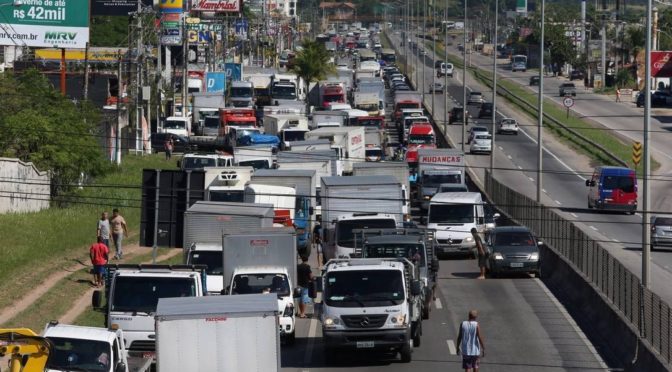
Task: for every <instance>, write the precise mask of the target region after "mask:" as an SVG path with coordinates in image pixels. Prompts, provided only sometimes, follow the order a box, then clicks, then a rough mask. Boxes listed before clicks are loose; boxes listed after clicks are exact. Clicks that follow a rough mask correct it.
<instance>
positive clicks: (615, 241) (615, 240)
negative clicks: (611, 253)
mask: <svg viewBox="0 0 672 372" xmlns="http://www.w3.org/2000/svg"><path fill="white" fill-rule="evenodd" d="M613 241H614V243H620V242H621V241H620V240H618V239H613Z"/></svg>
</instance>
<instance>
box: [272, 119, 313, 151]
mask: <svg viewBox="0 0 672 372" xmlns="http://www.w3.org/2000/svg"><path fill="white" fill-rule="evenodd" d="M264 132H265V134H269V135H274V136H278V138H279V139H280V149H281V150H286V149H288V148H290V147H291V146H292V142H294V141H303V140H304V139H305V135H306V133H307V132H308V117H306V116H305V115H303V114H274V115H268V114H267V115H264Z"/></svg>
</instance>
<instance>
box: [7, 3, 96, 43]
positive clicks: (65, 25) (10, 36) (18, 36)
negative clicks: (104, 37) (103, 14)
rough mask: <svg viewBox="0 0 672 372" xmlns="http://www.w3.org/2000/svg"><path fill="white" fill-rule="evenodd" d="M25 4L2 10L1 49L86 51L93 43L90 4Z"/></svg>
mask: <svg viewBox="0 0 672 372" xmlns="http://www.w3.org/2000/svg"><path fill="white" fill-rule="evenodd" d="M10 4H11V2H10ZM22 4H24V5H17V6H0V22H1V23H0V45H18V46H29V47H54V48H82V49H84V48H85V47H86V43H87V42H88V41H89V2H88V1H84V2H83V1H81V0H33V1H30V2H27V1H23V2H22ZM38 4H39V5H38Z"/></svg>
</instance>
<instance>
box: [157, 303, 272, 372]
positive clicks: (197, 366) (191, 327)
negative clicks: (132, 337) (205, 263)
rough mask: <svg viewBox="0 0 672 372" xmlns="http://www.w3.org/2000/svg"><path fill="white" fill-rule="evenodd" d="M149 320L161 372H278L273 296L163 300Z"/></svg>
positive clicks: (158, 368) (158, 367)
mask: <svg viewBox="0 0 672 372" xmlns="http://www.w3.org/2000/svg"><path fill="white" fill-rule="evenodd" d="M154 318H155V323H156V340H157V370H159V371H161V372H184V371H209V372H225V371H268V372H278V371H280V338H279V336H278V331H277V329H278V325H277V324H278V310H277V305H276V297H275V296H274V295H271V294H258V295H241V296H212V297H204V298H199V299H193V298H165V299H161V300H160V301H159V305H158V307H157V311H156V316H155V317H154Z"/></svg>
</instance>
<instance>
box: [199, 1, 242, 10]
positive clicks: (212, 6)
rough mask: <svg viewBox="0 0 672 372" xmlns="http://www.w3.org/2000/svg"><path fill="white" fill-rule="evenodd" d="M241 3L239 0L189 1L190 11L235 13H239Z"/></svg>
mask: <svg viewBox="0 0 672 372" xmlns="http://www.w3.org/2000/svg"><path fill="white" fill-rule="evenodd" d="M241 3H242V1H241V0H191V10H196V11H204V12H219V13H224V12H229V13H237V12H240V9H241Z"/></svg>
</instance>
